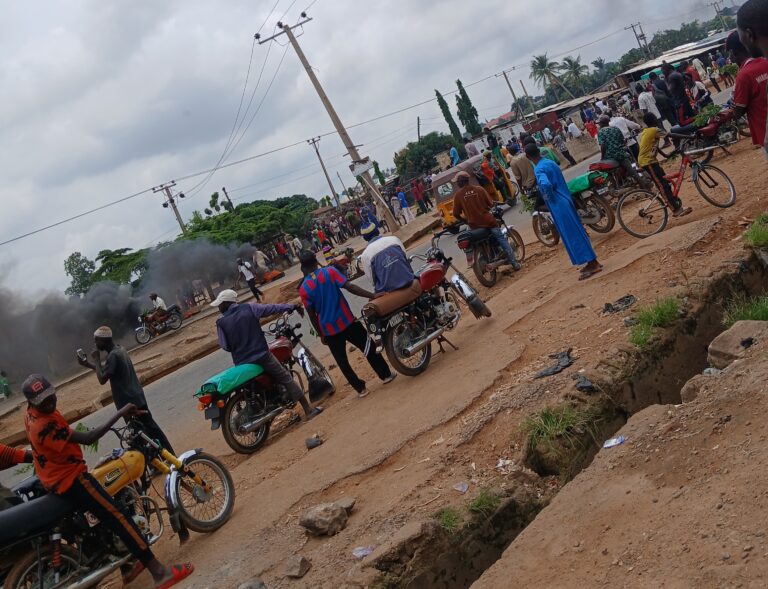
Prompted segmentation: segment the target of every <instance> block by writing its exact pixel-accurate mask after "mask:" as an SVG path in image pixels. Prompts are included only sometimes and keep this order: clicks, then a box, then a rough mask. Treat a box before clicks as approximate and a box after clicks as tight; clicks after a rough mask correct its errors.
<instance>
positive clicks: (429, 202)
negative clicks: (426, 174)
mask: <svg viewBox="0 0 768 589" xmlns="http://www.w3.org/2000/svg"><path fill="white" fill-rule="evenodd" d="M424 202H425V203H426V204H427V207H428V208H430V209H431V208H434V206H435V203H433V202H432V199H431V198H430V197H429V190H427V191H426V192H425V193H424Z"/></svg>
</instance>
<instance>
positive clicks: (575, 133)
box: [568, 121, 583, 139]
mask: <svg viewBox="0 0 768 589" xmlns="http://www.w3.org/2000/svg"><path fill="white" fill-rule="evenodd" d="M568 132H569V133H570V134H571V137H573V138H574V139H578V138H579V137H581V136H582V135H583V133H582V132H581V129H579V126H578V125H577V124H576V123H574V122H573V121H571V122H570V123H568Z"/></svg>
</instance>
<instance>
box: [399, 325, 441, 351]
mask: <svg viewBox="0 0 768 589" xmlns="http://www.w3.org/2000/svg"><path fill="white" fill-rule="evenodd" d="M443 333H445V327H443V328H442V329H438V330H437V331H436V332H435V333H433V334H430V335H428V336H427V337H425V338H424V339H423V340H419V341H418V342H416V343H415V344H413V345H411V346H408V347H407V348H403V355H404V356H405V357H406V358H410V357H411V356H413V355H414V354H415V353H416V352H420V351H421V350H423V349H424V348H426V347H427V346H428V345H429V344H431V343H432V342H433V341H435V340H436V339H437V338H439V337H440V336H441V335H443Z"/></svg>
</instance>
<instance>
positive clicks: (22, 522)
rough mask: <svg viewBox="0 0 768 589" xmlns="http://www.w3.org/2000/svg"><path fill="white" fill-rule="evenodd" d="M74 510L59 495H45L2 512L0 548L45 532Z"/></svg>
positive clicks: (0, 518)
mask: <svg viewBox="0 0 768 589" xmlns="http://www.w3.org/2000/svg"><path fill="white" fill-rule="evenodd" d="M73 510H74V506H73V505H72V504H71V503H70V502H69V501H67V500H66V499H63V498H62V497H60V496H58V495H53V494H50V495H45V496H43V497H39V498H37V499H33V500H32V501H27V502H26V503H22V504H20V505H16V506H14V507H10V508H8V509H5V510H3V511H0V546H3V545H6V544H10V543H11V542H13V541H14V540H20V539H23V538H24V537H27V536H32V535H34V534H38V533H41V532H44V531H45V530H47V529H49V528H51V527H53V526H54V525H55V524H56V523H58V522H59V521H61V520H62V519H63V518H64V517H65V516H67V515H69V514H70V513H71V512H72V511H73Z"/></svg>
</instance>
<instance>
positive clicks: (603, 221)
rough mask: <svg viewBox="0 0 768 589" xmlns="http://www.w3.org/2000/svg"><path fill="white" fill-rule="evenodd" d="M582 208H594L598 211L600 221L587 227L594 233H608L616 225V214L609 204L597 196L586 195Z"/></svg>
mask: <svg viewBox="0 0 768 589" xmlns="http://www.w3.org/2000/svg"><path fill="white" fill-rule="evenodd" d="M583 200H584V206H586V207H588V206H590V205H592V206H594V207H595V208H596V209H598V210H599V211H600V221H598V222H597V223H591V224H590V225H588V227H589V228H590V229H592V231H594V232H595V233H610V232H611V229H613V227H614V225H616V214H615V213H614V212H613V208H612V207H611V205H610V203H609V202H608V201H607V200H605V199H604V198H603V197H602V196H600V195H599V194H594V193H593V194H587V195H585V196H584V199H583Z"/></svg>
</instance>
